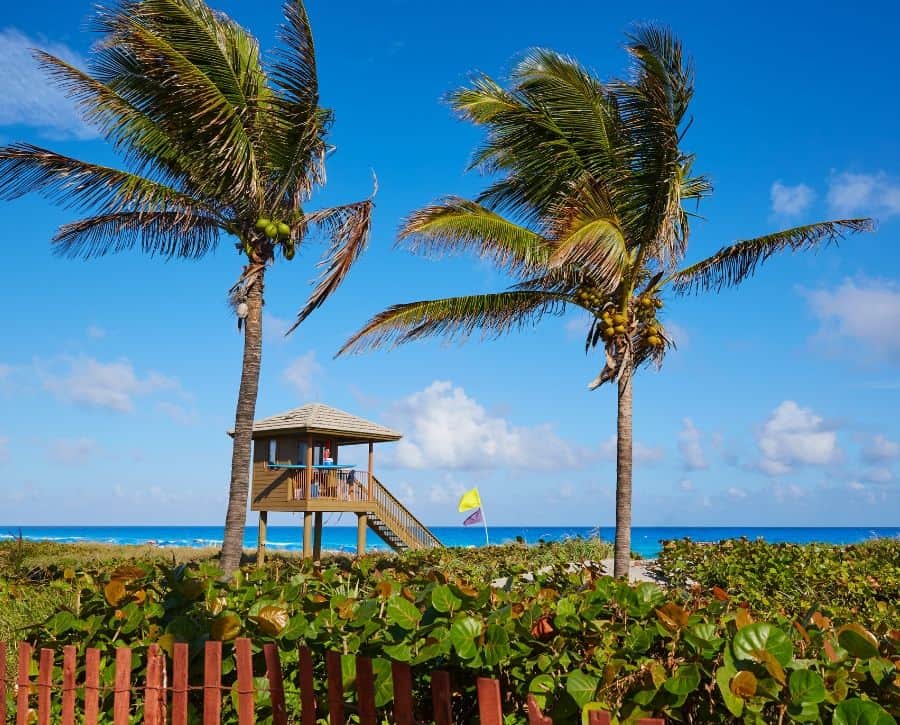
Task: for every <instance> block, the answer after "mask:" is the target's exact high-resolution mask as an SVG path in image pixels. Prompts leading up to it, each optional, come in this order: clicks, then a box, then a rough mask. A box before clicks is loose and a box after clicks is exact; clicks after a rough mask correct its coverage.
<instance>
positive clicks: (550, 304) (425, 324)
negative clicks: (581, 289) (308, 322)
mask: <svg viewBox="0 0 900 725" xmlns="http://www.w3.org/2000/svg"><path fill="white" fill-rule="evenodd" d="M564 309H565V300H564V299H562V298H560V296H559V295H556V294H553V293H550V292H544V291H541V290H515V291H508V292H499V293H495V294H481V295H468V296H464V297H447V298H445V299H438V300H427V301H420V302H409V303H406V304H401V305H394V306H393V307H389V308H388V309H386V310H384V311H383V312H380V313H379V314H377V315H375V316H374V317H373V318H372V319H371V320H369V321H368V322H367V323H366V324H365V326H363V328H362V329H361V330H359V332H357V333H356V334H354V335H353V336H352V337H351V338H350V339H349V340H348V341H347V342H346V343H344V346H343V347H342V348H341V349H340V350H339V351H338V353H337V354H338V355H344V354H348V353H355V352H362V351H363V350H368V349H374V348H378V347H384V346H386V345H390V346H396V345H401V344H403V343H407V342H411V341H413V340H418V339H420V338H423V337H429V336H434V335H442V336H444V337H447V338H449V339H451V340H452V339H465V338H467V337H469V336H470V335H471V334H472V333H473V332H475V331H476V330H481V331H482V332H483V335H484V337H497V336H499V335H502V334H503V333H505V332H508V331H510V330H513V329H517V328H520V327H525V326H531V325H534V324H536V323H537V322H538V321H539V320H540V319H541V317H543V316H544V315H545V314H561V313H562V312H563V311H564Z"/></svg>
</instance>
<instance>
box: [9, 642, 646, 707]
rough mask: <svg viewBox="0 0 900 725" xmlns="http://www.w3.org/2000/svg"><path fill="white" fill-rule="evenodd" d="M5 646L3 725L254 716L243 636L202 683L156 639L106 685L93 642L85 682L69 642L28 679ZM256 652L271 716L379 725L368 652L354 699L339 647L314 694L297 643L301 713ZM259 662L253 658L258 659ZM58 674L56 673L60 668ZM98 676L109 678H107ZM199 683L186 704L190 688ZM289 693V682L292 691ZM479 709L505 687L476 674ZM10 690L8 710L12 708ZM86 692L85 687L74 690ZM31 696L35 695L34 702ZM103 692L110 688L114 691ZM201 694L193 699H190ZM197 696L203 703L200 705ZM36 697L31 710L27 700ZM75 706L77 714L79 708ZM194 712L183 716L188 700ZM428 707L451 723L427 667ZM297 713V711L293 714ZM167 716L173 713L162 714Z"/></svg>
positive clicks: (405, 695)
mask: <svg viewBox="0 0 900 725" xmlns="http://www.w3.org/2000/svg"><path fill="white" fill-rule="evenodd" d="M8 651H9V647H8V645H7V644H6V643H3V642H0V725H4V724H5V723H7V722H8V721H9V717H10V716H11V715H13V714H14V715H15V722H16V724H17V725H27V724H28V723H31V722H35V721H36V724H37V725H50V723H51V722H61V723H62V725H75V723H76V722H83V723H85V725H97V722H98V720H99V716H100V713H101V706H102V707H103V708H110V707H111V712H109V711H104V712H105V715H106V717H107V718H108V717H109V715H110V714H111V715H112V720H113V723H114V725H127V723H129V722H131V721H133V720H134V718H135V717H136V716H137V714H139V713H140V712H141V709H142V710H143V722H144V723H145V725H166V723H167V722H171V724H172V725H187V723H188V719H189V717H195V718H196V717H201V719H202V722H203V725H220V724H221V720H222V700H223V698H224V697H225V696H226V695H228V694H229V693H231V694H232V696H233V697H235V699H236V709H237V716H238V723H239V725H252V724H253V723H255V721H256V715H257V712H256V705H257V701H258V700H259V697H258V696H261V693H260V692H259V691H258V690H257V687H256V685H255V680H254V672H253V665H254V661H253V659H254V658H253V645H252V643H251V642H250V640H249V639H246V638H238V639H236V640H235V641H234V661H235V665H236V672H235V681H234V685H233V686H227V685H223V684H222V643H221V642H207V643H206V645H205V648H204V653H203V684H202V685H200V686H195V687H191V685H190V684H189V682H190V678H189V665H190V661H189V660H190V658H189V651H188V645H187V644H184V643H181V642H179V643H176V644H175V645H174V647H173V649H172V651H171V673H172V678H171V683H170V682H169V679H168V673H169V671H170V670H169V667H168V660H167V657H166V655H165V653H163V651H162V650H161V649H160V647H159V646H158V645H155V644H154V645H151V646H150V648H149V650H148V652H147V661H146V669H145V674H144V682H143V683H141V684H139V683H136V682H134V681H133V678H132V661H133V656H134V654H133V652H132V651H131V649H129V648H127V647H120V648H118V649H117V650H116V651H115V658H114V660H113V664H114V671H113V673H112V674H113V678H112V681H113V686H112V687H110V686H109V685H108V684H107V685H101V677H100V673H101V662H102V658H101V653H100V651H99V650H97V649H94V648H88V649H87V650H85V659H84V665H85V666H84V681H83V682H82V683H79V682H77V672H78V663H77V656H76V652H77V649H76V647H74V646H67V647H64V648H63V658H62V669H61V670H60V669H59V668H58V667H55V666H54V662H55V656H56V654H55V652H54V651H53V650H51V649H46V648H44V649H42V650H41V651H40V653H39V655H38V675H37V680H36V681H32V679H31V668H32V665H33V660H34V650H33V648H32V646H31V645H30V644H28V643H27V642H23V643H21V644H19V647H18V663H19V664H18V668H17V672H16V674H15V676H12V674H11V673H10V672H9V671H8V670H9V668H8V667H7V661H6V656H7V652H8ZM261 660H262V661H264V662H265V668H266V669H265V681H267V683H268V687H267V689H266V690H265V695H266V700H267V705H268V706H269V707H271V712H272V722H273V725H287V724H288V722H300V723H302V725H315V723H316V721H317V720H318V719H321V718H323V717H327V718H328V720H329V722H330V723H331V724H332V725H343V724H344V723H345V722H346V712H348V711H349V712H350V713H352V714H354V715H356V717H357V718H358V719H359V722H360V725H376V724H377V723H378V722H379V721H380V718H381V717H383V715H381V716H380V715H379V713H378V711H377V709H376V705H375V696H376V691H375V676H374V672H373V664H372V660H371V659H370V658H368V657H357V658H356V683H355V685H356V686H355V689H356V698H355V702H354V701H353V696H352V694H348V693H345V691H344V680H343V668H342V659H341V655H340V654H339V653H337V652H326V653H325V663H324V665H325V666H324V671H325V680H324V682H323V683H322V684H324V688H323V689H324V691H325V692H326V700H327V701H317V699H316V696H315V690H314V687H315V666H314V662H313V656H312V652H311V651H310V650H309V648H307V647H300V648H299V650H298V665H297V680H296V685H294V686H299V709H300V712H299V713H291V712H289V710H288V706H287V703H286V698H285V683H284V679H283V673H282V665H281V658H280V654H279V650H278V646H277V645H276V644H271V643H269V644H265V645H263V647H262V657H261ZM258 662H259V661H258ZM57 675H61V677H58V676H57ZM391 679H392V686H393V696H394V697H393V705H392V719H393V722H394V723H395V724H396V725H421V723H422V720H421V719H419V718H420V717H421V716H423V715H424V714H425V713H427V710H428V708H427V705H423V704H422V703H416V701H415V700H414V696H413V676H412V669H411V668H410V666H409V664H407V663H404V662H392V663H391ZM104 680H105V681H106V682H108V680H106V678H105V677H104ZM192 691H195V692H196V697H195V699H194V700H193V702H194V705H193V706H192V705H191V702H192V698H191V692H192ZM294 692H295V694H296V691H294ZM476 692H477V700H478V713H479V719H480V722H481V725H502V723H503V703H504V700H503V693H502V692H501V689H500V683H499V682H498V681H497V680H494V679H490V678H486V677H479V678H478V679H477V681H476ZM13 693H14V696H13V698H12V699H14V701H15V705H14V710H13V711H12V712H10V710H9V706H10V704H11V702H12V700H11V699H10V695H13ZM80 693H83V694H80ZM57 694H58V695H59V697H60V705H59V708H60V710H59V711H61V713H62V714H61V719H60V720H54V719H53V718H54V717H56V716H55V715H53V709H52V708H53V699H54V696H56V695H57ZM32 695H36V702H32ZM109 695H112V697H111V699H110V697H109ZM197 698H199V699H197ZM201 703H202V704H201ZM34 705H36V709H35V708H34V707H33V706H34ZM79 706H80V708H81V709H80V712H81V715H79ZM192 707H194V708H195V709H196V710H197V712H195V713H194V715H193V716H191V715H190V711H191V708H192ZM431 712H432V714H433V722H434V724H435V725H453V723H454V719H453V688H452V685H451V682H450V675H449V673H447V672H443V671H436V672H432V673H431ZM527 713H528V722H529V723H530V725H553V721H552V719H551V718H550V717H548V716H546V715H544V714H543V713H542V712H541V708H540V707H539V706H538V703H537V701H536V699H535V698H534V696H532V695H529V696H528V701H527ZM298 715H299V716H300V717H299V720H297V716H298ZM170 717H171V720H170V719H169V718H170ZM588 722H589V723H590V725H609V723H610V716H609V714H608V713H606V712H600V711H594V712H590V713H589V715H588ZM638 725H664V722H663V721H662V720H655V719H643V720H639V721H638Z"/></svg>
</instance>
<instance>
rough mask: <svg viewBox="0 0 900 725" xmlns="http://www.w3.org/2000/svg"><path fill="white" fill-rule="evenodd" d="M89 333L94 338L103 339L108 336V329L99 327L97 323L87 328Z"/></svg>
mask: <svg viewBox="0 0 900 725" xmlns="http://www.w3.org/2000/svg"><path fill="white" fill-rule="evenodd" d="M87 335H88V337H90V338H91V339H92V340H102V339H103V338H104V337H106V330H104V329H103V328H102V327H98V326H97V325H90V326H89V327H88V329H87Z"/></svg>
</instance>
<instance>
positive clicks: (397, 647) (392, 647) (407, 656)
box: [381, 642, 412, 662]
mask: <svg viewBox="0 0 900 725" xmlns="http://www.w3.org/2000/svg"><path fill="white" fill-rule="evenodd" d="M381 651H382V652H384V653H385V654H386V655H387V656H388V657H390V658H391V659H392V660H396V661H397V662H409V661H410V660H411V659H412V650H411V649H410V647H409V645H408V644H405V643H402V642H401V643H400V644H388V645H385V646H384V647H382V648H381Z"/></svg>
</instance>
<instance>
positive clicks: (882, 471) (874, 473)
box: [862, 466, 894, 483]
mask: <svg viewBox="0 0 900 725" xmlns="http://www.w3.org/2000/svg"><path fill="white" fill-rule="evenodd" d="M862 477H863V478H864V479H865V480H867V481H870V482H871V483H889V482H890V481H893V480H894V472H893V471H892V470H891V469H890V468H888V467H887V466H873V467H872V468H868V469H866V470H865V471H864V472H863V474H862Z"/></svg>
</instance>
